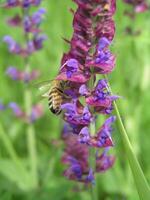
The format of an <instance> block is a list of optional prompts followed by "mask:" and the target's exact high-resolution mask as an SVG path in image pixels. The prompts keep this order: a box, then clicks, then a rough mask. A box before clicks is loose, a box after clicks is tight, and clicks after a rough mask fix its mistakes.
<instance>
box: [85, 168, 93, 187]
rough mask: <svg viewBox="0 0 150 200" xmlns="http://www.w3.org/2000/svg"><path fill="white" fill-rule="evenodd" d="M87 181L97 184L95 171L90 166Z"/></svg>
mask: <svg viewBox="0 0 150 200" xmlns="http://www.w3.org/2000/svg"><path fill="white" fill-rule="evenodd" d="M86 181H87V183H92V184H95V178H94V172H93V169H92V168H90V170H89V174H88V175H87V177H86Z"/></svg>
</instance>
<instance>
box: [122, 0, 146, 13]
mask: <svg viewBox="0 0 150 200" xmlns="http://www.w3.org/2000/svg"><path fill="white" fill-rule="evenodd" d="M124 2H125V3H127V4H130V5H132V6H133V7H134V11H135V12H137V13H140V12H145V11H146V10H148V8H149V6H148V4H147V3H146V1H145V0H140V1H137V0H124Z"/></svg>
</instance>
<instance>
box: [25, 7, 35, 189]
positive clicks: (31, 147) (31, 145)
mask: <svg viewBox="0 0 150 200" xmlns="http://www.w3.org/2000/svg"><path fill="white" fill-rule="evenodd" d="M22 15H23V17H24V16H29V9H26V8H25V9H24V8H23V9H22ZM23 30H24V29H23ZM23 34H24V39H25V43H26V44H27V43H28V42H29V33H27V32H25V31H24V32H23ZM29 62H30V57H29V55H28V56H27V57H25V58H24V67H25V72H26V73H27V74H28V73H30V70H31V69H30V64H29ZM24 103H25V110H26V114H27V116H30V115H31V112H32V92H31V90H30V88H29V84H27V85H26V88H25V91H24ZM26 134H27V147H28V153H29V159H30V169H31V174H32V180H33V186H34V187H35V188H36V187H37V186H38V169H37V152H36V135H35V129H34V126H33V124H31V123H30V122H29V124H28V125H27V129H26Z"/></svg>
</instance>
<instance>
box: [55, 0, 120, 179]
mask: <svg viewBox="0 0 150 200" xmlns="http://www.w3.org/2000/svg"><path fill="white" fill-rule="evenodd" d="M74 2H75V3H76V4H77V6H78V7H77V10H76V12H73V14H74V18H73V36H72V38H71V40H70V41H68V40H65V41H67V42H68V43H69V44H70V49H69V51H68V52H67V53H65V54H64V55H63V57H62V60H61V67H60V70H59V74H58V76H57V77H56V79H58V80H64V81H66V82H67V88H66V90H65V94H66V95H67V96H69V98H68V99H67V98H66V99H65V100H64V102H63V104H62V106H61V108H62V110H63V113H64V115H63V118H64V121H65V122H67V124H68V126H67V127H69V128H67V129H65V137H64V136H63V137H62V139H63V140H64V142H65V152H64V156H63V159H62V161H63V162H64V163H65V164H68V165H69V166H68V169H66V171H65V176H67V178H69V179H71V180H76V181H80V182H84V183H94V173H95V172H96V171H97V172H101V171H104V170H106V169H108V168H110V167H111V166H112V165H113V163H114V160H113V159H112V157H107V156H106V155H104V156H99V157H97V159H96V156H95V162H96V170H95V169H93V168H91V167H92V166H90V163H89V148H104V149H105V148H106V147H112V146H113V141H112V138H111V132H112V128H111V125H112V123H113V122H114V121H115V117H113V116H111V117H109V118H108V119H107V120H106V121H105V122H104V124H103V125H102V126H101V127H100V129H99V130H98V131H97V133H95V135H93V133H92V135H91V134H90V131H89V127H90V125H91V123H93V121H95V120H96V118H97V114H107V115H109V114H111V111H112V110H113V101H114V100H116V99H117V98H118V96H114V95H110V92H109V90H108V85H107V81H106V80H104V79H102V80H99V81H98V83H97V85H96V87H95V88H94V85H95V82H96V78H97V77H96V76H97V74H108V73H110V72H112V70H113V69H114V66H115V56H114V55H113V54H112V53H111V51H110V45H111V43H112V40H113V38H114V34H115V24H114V21H113V19H112V17H113V15H114V13H115V9H116V1H115V0H109V1H101V0H93V1H89V0H88V1H85V0H74ZM89 86H90V87H89ZM81 102H82V103H81ZM66 132H68V134H67V133H66ZM70 158H71V160H72V161H74V162H72V161H71V160H69V159H70ZM93 159H94V158H93Z"/></svg>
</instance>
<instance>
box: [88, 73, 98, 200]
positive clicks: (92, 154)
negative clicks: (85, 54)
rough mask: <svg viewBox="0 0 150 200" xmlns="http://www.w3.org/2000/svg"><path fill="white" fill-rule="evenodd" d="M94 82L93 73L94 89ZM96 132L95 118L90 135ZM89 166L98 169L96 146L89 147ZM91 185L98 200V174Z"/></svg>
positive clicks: (92, 196)
mask: <svg viewBox="0 0 150 200" xmlns="http://www.w3.org/2000/svg"><path fill="white" fill-rule="evenodd" d="M91 71H92V70H91ZM94 84H95V81H94V75H93V76H92V78H91V80H90V82H89V87H90V88H91V89H93V88H94ZM91 111H92V112H93V109H92V108H91ZM93 113H94V112H93ZM95 133H96V123H95V119H94V121H93V122H91V123H90V135H91V136H94V135H95ZM89 166H90V168H92V170H93V171H94V172H95V171H96V149H95V148H94V147H89ZM90 187H91V199H92V200H97V198H98V197H97V182H96V174H95V184H94V185H92V184H91V186H90Z"/></svg>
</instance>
